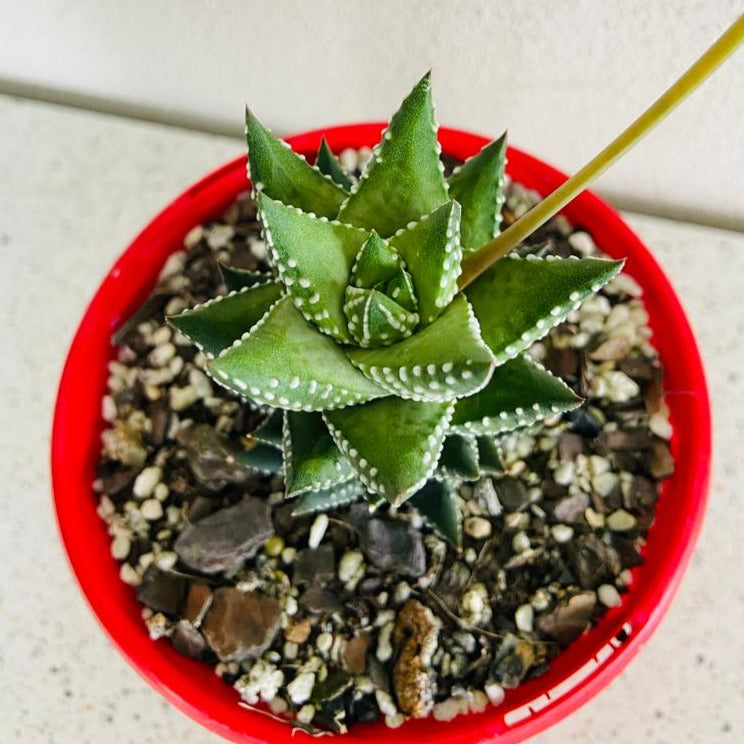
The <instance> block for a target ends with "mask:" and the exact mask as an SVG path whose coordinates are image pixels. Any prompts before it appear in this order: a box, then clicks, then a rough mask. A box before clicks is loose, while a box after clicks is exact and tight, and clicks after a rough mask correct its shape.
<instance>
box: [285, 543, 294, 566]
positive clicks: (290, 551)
mask: <svg viewBox="0 0 744 744" xmlns="http://www.w3.org/2000/svg"><path fill="white" fill-rule="evenodd" d="M296 558H297V548H291V547H289V548H284V550H282V563H284V564H285V565H287V566H288V565H290V564H291V563H294V562H295V559H296Z"/></svg>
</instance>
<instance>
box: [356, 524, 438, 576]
mask: <svg viewBox="0 0 744 744" xmlns="http://www.w3.org/2000/svg"><path fill="white" fill-rule="evenodd" d="M359 547H360V548H361V549H362V551H363V552H364V554H365V555H366V556H367V558H369V560H370V561H372V563H373V564H374V565H375V566H377V568H380V569H382V570H383V571H394V572H396V573H398V574H400V575H402V576H423V574H424V573H425V572H426V551H425V550H424V543H423V540H422V539H421V533H420V532H419V531H418V530H416V529H414V528H413V527H411V525H410V524H408V523H407V522H404V521H402V520H388V519H369V520H366V521H365V522H364V524H363V525H362V528H361V530H360V533H359Z"/></svg>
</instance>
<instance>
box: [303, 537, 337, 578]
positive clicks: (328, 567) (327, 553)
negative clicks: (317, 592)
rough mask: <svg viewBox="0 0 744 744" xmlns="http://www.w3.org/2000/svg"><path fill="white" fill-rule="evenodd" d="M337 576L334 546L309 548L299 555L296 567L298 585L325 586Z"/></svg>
mask: <svg viewBox="0 0 744 744" xmlns="http://www.w3.org/2000/svg"><path fill="white" fill-rule="evenodd" d="M335 576H336V555H335V551H334V549H333V545H321V547H319V548H315V549H313V548H307V549H306V550H301V551H300V552H299V553H298V554H297V561H296V562H295V567H294V580H295V582H296V583H299V582H305V583H308V584H324V583H325V582H327V581H333V579H334V578H335Z"/></svg>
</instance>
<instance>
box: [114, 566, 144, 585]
mask: <svg viewBox="0 0 744 744" xmlns="http://www.w3.org/2000/svg"><path fill="white" fill-rule="evenodd" d="M119 578H120V579H121V580H122V581H123V582H124V583H125V584H130V585H131V586H139V584H141V583H142V578H141V577H140V575H139V574H138V573H137V572H136V571H135V570H134V569H133V568H132V566H130V565H129V564H128V563H122V564H121V568H120V569H119Z"/></svg>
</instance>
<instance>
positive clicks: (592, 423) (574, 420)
mask: <svg viewBox="0 0 744 744" xmlns="http://www.w3.org/2000/svg"><path fill="white" fill-rule="evenodd" d="M563 419H564V421H568V422H569V423H570V425H571V431H575V432H576V433H577V434H581V436H582V437H586V438H587V439H593V438H594V437H596V436H597V435H598V434H599V433H600V432H601V431H602V424H601V423H600V422H599V421H597V419H596V417H595V416H594V415H593V414H592V413H591V412H590V411H589V409H588V408H587V407H586V406H580V407H579V408H576V409H575V410H573V411H569V412H568V413H564V414H563Z"/></svg>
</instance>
